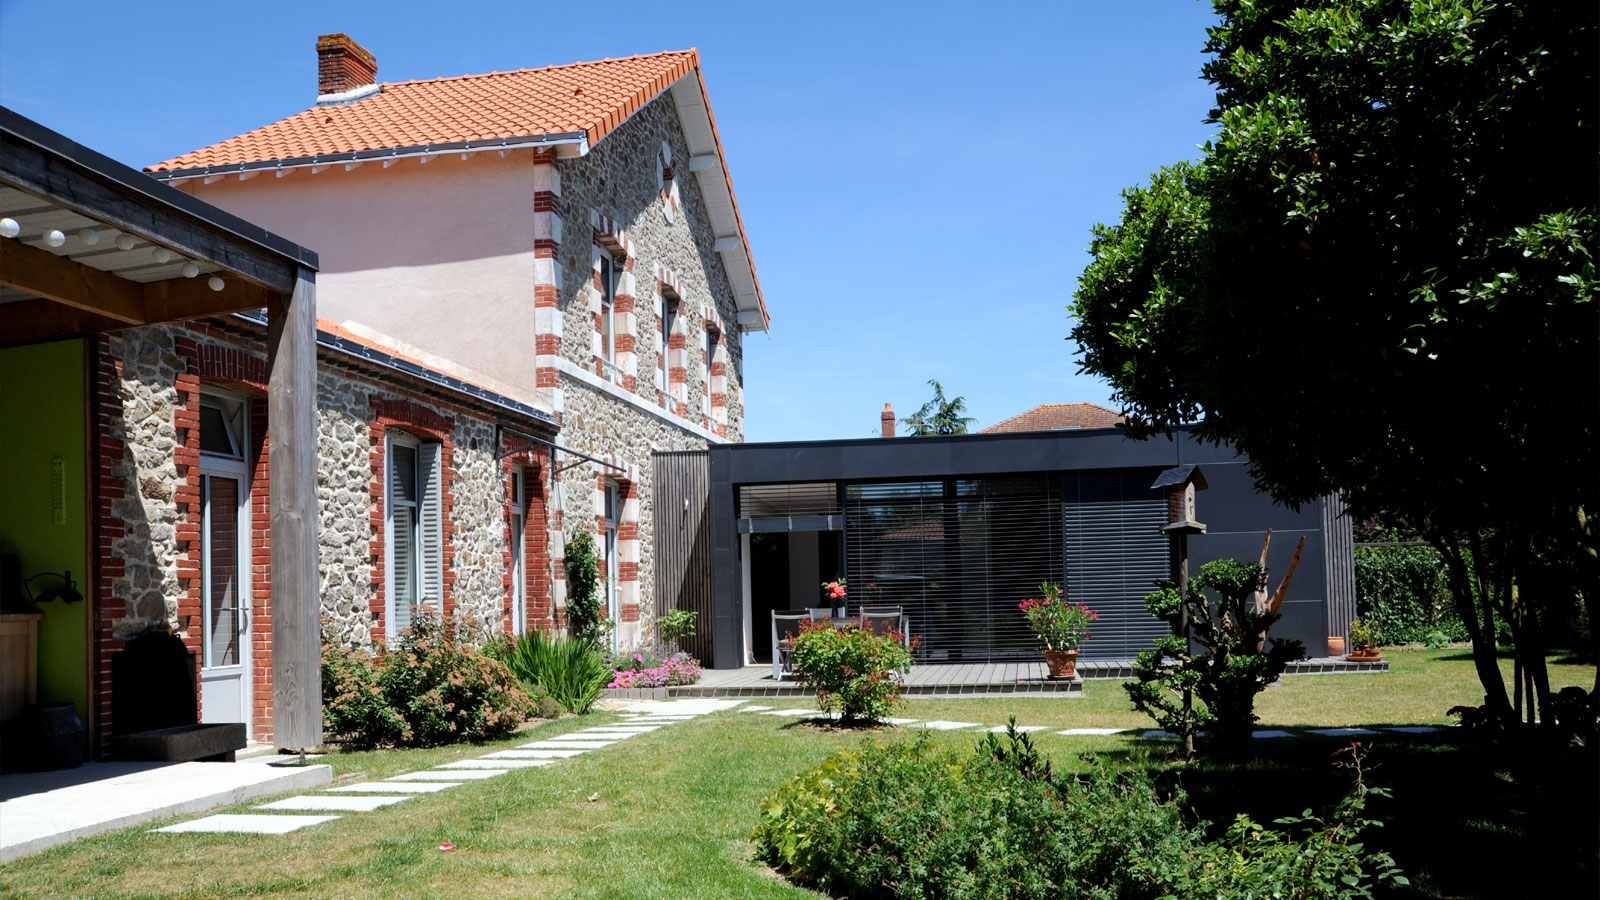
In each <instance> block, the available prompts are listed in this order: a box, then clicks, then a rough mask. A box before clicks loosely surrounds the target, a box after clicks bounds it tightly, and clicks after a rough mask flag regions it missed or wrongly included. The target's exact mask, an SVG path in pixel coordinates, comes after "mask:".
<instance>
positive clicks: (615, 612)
mask: <svg viewBox="0 0 1600 900" xmlns="http://www.w3.org/2000/svg"><path fill="white" fill-rule="evenodd" d="M602 502H603V503H604V504H605V507H604V509H603V512H604V514H605V515H604V522H605V527H604V538H603V541H604V544H603V546H604V552H605V555H606V558H605V599H606V618H608V619H610V620H611V623H612V625H613V627H612V629H611V649H612V650H616V649H617V631H618V629H617V628H616V627H615V626H617V625H620V624H621V623H620V622H619V621H618V620H619V619H621V618H622V603H621V593H620V591H619V590H618V582H619V581H620V578H621V574H622V567H621V565H620V564H619V562H620V560H619V557H620V555H621V554H620V553H618V551H617V547H618V546H619V544H620V543H621V542H620V541H618V540H617V531H618V528H619V526H620V525H621V522H622V492H621V491H620V490H619V489H618V486H617V483H616V482H615V481H610V480H607V481H606V488H605V496H604V498H603V500H602Z"/></svg>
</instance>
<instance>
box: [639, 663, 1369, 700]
mask: <svg viewBox="0 0 1600 900" xmlns="http://www.w3.org/2000/svg"><path fill="white" fill-rule="evenodd" d="M1388 670H1389V663H1388V662H1386V661H1384V660H1378V661H1376V662H1364V663H1353V662H1347V661H1345V660H1343V659H1332V658H1323V659H1309V660H1305V661H1304V662H1299V663H1294V664H1291V665H1290V667H1289V671H1288V673H1287V674H1289V675H1332V674H1342V673H1355V672H1387V671H1388ZM1132 677H1133V662H1132V661H1131V660H1084V661H1080V662H1079V663H1078V675H1077V677H1075V678H1050V677H1049V676H1048V674H1047V673H1046V671H1045V666H1044V662H1043V661H1039V662H983V663H978V662H973V663H942V664H937V665H935V664H930V665H924V666H917V667H915V668H913V669H912V670H911V674H910V675H908V676H907V677H906V680H905V688H904V690H903V691H902V693H904V694H905V695H907V696H924V697H926V696H983V695H995V694H1011V695H1034V696H1054V697H1074V696H1082V695H1083V682H1084V679H1107V678H1109V679H1117V678H1132ZM664 690H665V693H666V695H667V696H670V697H673V698H680V697H794V698H797V699H798V698H801V697H806V696H809V695H810V692H809V691H806V690H805V689H804V688H802V687H800V685H799V684H798V683H797V682H795V681H793V680H791V679H788V678H785V679H784V680H783V681H774V680H773V678H772V666H770V665H764V666H745V667H744V668H742V669H707V670H705V675H704V677H702V678H701V679H700V680H699V681H698V682H696V683H695V684H692V685H687V686H684V687H672V688H665V689H664Z"/></svg>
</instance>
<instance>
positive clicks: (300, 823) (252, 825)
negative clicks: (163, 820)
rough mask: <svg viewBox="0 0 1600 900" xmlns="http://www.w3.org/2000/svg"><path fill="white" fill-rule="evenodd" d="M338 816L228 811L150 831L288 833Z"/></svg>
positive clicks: (180, 832) (330, 820) (178, 832)
mask: <svg viewBox="0 0 1600 900" xmlns="http://www.w3.org/2000/svg"><path fill="white" fill-rule="evenodd" d="M337 818H339V817H338V816H252V815H241V814H236V813H228V814H223V815H216V816H206V817H205V818H203V819H195V820H193V821H189V822H180V823H178V824H177V825H168V826H167V827H165V828H152V829H150V830H151V831H160V832H165V833H167V834H182V833H186V832H202V833H207V834H226V833H229V832H233V833H240V834H288V833H289V832H291V831H299V830H300V829H302V828H305V827H307V826H309V825H320V824H322V823H323V822H332V821H333V820H334V819H337Z"/></svg>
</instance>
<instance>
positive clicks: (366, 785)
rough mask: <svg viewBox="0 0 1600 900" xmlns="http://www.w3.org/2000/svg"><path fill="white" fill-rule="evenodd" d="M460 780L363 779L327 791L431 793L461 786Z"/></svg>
mask: <svg viewBox="0 0 1600 900" xmlns="http://www.w3.org/2000/svg"><path fill="white" fill-rule="evenodd" d="M460 786H461V782H459V781H451V782H444V781H427V782H424V781H362V782H358V783H356V784H347V785H345V786H343V787H336V788H328V789H327V791H326V793H330V794H332V793H341V794H431V793H433V792H435V791H442V790H444V789H445V788H453V787H460Z"/></svg>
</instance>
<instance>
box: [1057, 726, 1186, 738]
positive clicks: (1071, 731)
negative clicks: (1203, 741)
mask: <svg viewBox="0 0 1600 900" xmlns="http://www.w3.org/2000/svg"><path fill="white" fill-rule="evenodd" d="M1130 730H1131V729H1128V728H1068V729H1067V730H1066V731H1058V732H1056V734H1065V735H1090V734H1092V735H1098V736H1100V737H1105V736H1107V735H1112V734H1122V733H1123V732H1126V731H1130ZM1157 734H1158V736H1159V735H1165V734H1166V732H1165V731H1162V732H1158V733H1157ZM1144 736H1145V737H1149V735H1144ZM1168 736H1169V737H1170V735H1168Z"/></svg>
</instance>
